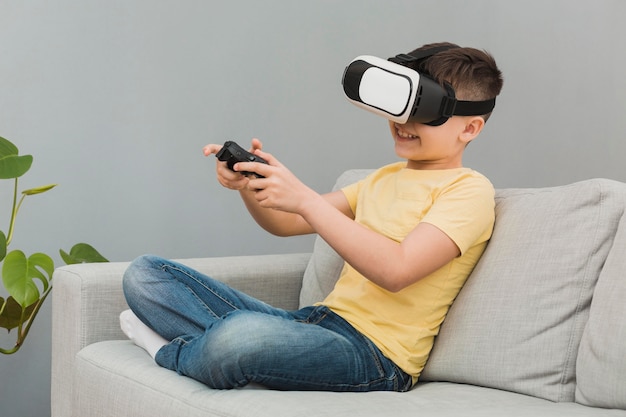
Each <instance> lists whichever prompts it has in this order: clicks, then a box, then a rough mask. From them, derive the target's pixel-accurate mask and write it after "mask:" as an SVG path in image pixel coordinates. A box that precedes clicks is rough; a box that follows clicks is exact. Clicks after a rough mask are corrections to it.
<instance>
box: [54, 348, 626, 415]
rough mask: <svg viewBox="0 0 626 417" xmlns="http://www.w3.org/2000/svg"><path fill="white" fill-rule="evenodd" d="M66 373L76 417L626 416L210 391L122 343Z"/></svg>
mask: <svg viewBox="0 0 626 417" xmlns="http://www.w3.org/2000/svg"><path fill="white" fill-rule="evenodd" d="M71 371H72V373H73V375H74V383H75V384H76V386H77V387H79V388H78V394H77V395H76V398H75V404H74V407H73V409H72V415H73V416H79V417H109V416H118V417H119V416H133V417H144V416H146V417H147V416H150V417H155V416H185V417H216V416H220V417H246V416H254V417H291V416H317V417H322V416H332V417H341V416H343V417H348V416H355V417H356V416H358V417H374V416H386V415H416V416H420V417H452V416H460V415H463V416H466V417H486V416H503V415H504V416H507V417H524V416H529V415H537V416H541V417H573V416H581V417H582V416H584V417H608V416H609V415H610V416H611V417H618V416H620V417H625V416H626V411H624V412H621V413H619V412H618V413H612V412H610V411H609V412H607V410H603V409H599V408H590V407H586V406H583V405H581V404H576V403H558V404H557V403H553V402H550V401H546V400H542V399H539V398H533V397H529V396H526V395H519V394H515V393H510V392H505V391H501V390H494V389H488V388H480V387H474V386H470V385H463V384H451V383H429V384H420V385H418V386H417V387H415V388H413V389H412V390H411V391H409V392H406V393H396V392H368V393H350V392H347V393H335V392H322V391H276V390H267V389H264V388H262V387H260V386H258V385H255V386H248V387H246V388H244V389H233V390H214V389H210V388H208V387H207V386H205V385H203V384H201V383H199V382H197V381H194V380H193V379H191V378H187V377H184V376H181V375H178V374H177V373H176V372H172V371H169V370H167V369H164V368H161V367H159V366H157V365H156V364H155V363H154V361H153V360H152V359H151V358H150V356H148V354H147V353H146V352H145V351H144V350H143V349H141V348H138V347H137V346H134V345H133V344H132V342H130V341H128V340H126V341H121V340H117V341H106V342H99V343H95V344H92V345H89V346H87V347H85V348H84V349H83V350H81V351H80V352H79V353H78V355H77V357H76V364H75V366H74V367H73V368H72V369H71ZM59 417H62V416H59ZM63 417H64V416H63Z"/></svg>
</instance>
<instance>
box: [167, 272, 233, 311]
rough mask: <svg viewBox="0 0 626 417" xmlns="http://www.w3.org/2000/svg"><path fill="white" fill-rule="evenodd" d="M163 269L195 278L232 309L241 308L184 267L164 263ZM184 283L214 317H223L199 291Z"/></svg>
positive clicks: (195, 280)
mask: <svg viewBox="0 0 626 417" xmlns="http://www.w3.org/2000/svg"><path fill="white" fill-rule="evenodd" d="M161 269H162V270H163V271H166V270H168V269H169V270H173V271H176V272H178V273H180V274H183V275H185V276H186V277H187V278H189V279H191V280H193V281H194V282H195V283H196V284H198V285H200V286H201V287H203V288H204V289H205V290H207V291H209V292H210V293H211V294H213V296H214V297H216V298H218V299H220V300H221V301H223V302H224V303H226V304H227V305H228V306H230V307H231V308H232V311H235V310H239V309H238V308H237V307H236V306H235V304H234V303H233V302H232V300H229V299H226V298H224V297H223V296H222V295H221V294H219V293H217V292H216V291H214V290H213V288H211V287H209V286H207V285H205V283H203V282H202V281H200V280H199V279H197V278H196V277H195V276H194V275H193V274H189V273H188V272H187V271H186V270H184V269H182V268H178V267H176V266H174V265H167V264H164V265H162V266H161ZM166 272H167V271H166ZM168 273H171V272H168ZM184 285H185V288H186V289H187V290H188V291H189V292H190V293H191V294H193V296H194V297H195V298H196V299H197V300H198V301H200V303H201V304H202V305H203V306H204V307H205V309H206V310H207V311H208V312H209V313H210V314H212V315H213V317H215V318H220V317H221V316H219V315H217V314H216V313H215V312H214V311H213V310H212V309H211V307H209V305H207V303H205V302H204V300H202V298H201V297H200V296H198V294H197V293H196V292H195V291H194V290H193V289H192V288H191V287H190V286H189V285H186V284H184Z"/></svg>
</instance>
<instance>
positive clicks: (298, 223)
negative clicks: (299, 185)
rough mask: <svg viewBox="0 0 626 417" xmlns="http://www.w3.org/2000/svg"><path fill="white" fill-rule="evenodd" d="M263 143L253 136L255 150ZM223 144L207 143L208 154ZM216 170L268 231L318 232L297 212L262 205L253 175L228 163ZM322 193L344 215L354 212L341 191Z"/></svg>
mask: <svg viewBox="0 0 626 417" xmlns="http://www.w3.org/2000/svg"><path fill="white" fill-rule="evenodd" d="M261 146H262V144H261V142H260V141H259V140H258V139H253V140H252V151H253V152H254V150H256V149H261ZM221 148H222V146H221V145H216V144H211V145H207V146H205V147H204V154H205V155H206V156H208V155H211V154H217V152H219V150H220V149H221ZM216 172H217V178H218V181H219V182H220V184H222V185H223V186H224V187H226V188H229V189H232V190H238V191H239V193H240V195H241V198H242V200H243V201H244V204H245V205H246V208H247V209H248V211H249V212H250V214H251V215H252V217H253V218H254V220H255V221H256V222H257V223H258V224H259V225H260V226H261V227H262V228H264V229H265V230H266V231H268V232H270V233H272V234H274V235H277V236H295V235H303V234H309V233H314V232H315V231H314V230H313V228H312V227H311V225H310V224H309V223H308V222H307V221H306V220H304V219H303V218H302V216H300V215H299V214H297V213H290V212H286V211H281V210H276V209H273V208H265V207H262V206H261V205H260V204H259V201H258V200H257V198H256V196H255V194H256V193H257V192H258V190H257V189H254V188H250V187H249V186H248V182H249V181H250V178H248V177H245V176H243V175H241V174H239V173H238V172H233V171H231V170H230V169H228V168H227V166H226V163H224V162H221V163H218V164H217V166H216ZM294 178H295V177H294ZM322 197H323V198H324V199H325V200H326V201H327V202H328V203H329V204H330V205H331V206H333V207H335V209H337V210H339V211H340V212H341V213H343V214H344V215H346V216H352V211H351V209H350V206H349V205H348V202H347V200H346V198H345V196H344V195H343V193H342V192H341V191H335V192H332V193H328V194H324V195H323V196H322Z"/></svg>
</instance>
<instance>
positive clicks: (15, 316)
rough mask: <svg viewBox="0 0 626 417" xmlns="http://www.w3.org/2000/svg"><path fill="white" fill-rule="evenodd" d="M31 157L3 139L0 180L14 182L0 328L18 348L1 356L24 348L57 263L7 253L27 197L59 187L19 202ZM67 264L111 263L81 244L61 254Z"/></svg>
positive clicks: (2, 241) (4, 239)
mask: <svg viewBox="0 0 626 417" xmlns="http://www.w3.org/2000/svg"><path fill="white" fill-rule="evenodd" d="M32 163H33V157H32V156H31V155H19V151H18V149H17V147H16V146H15V145H14V144H13V143H11V142H10V141H8V140H7V139H5V138H3V137H0V179H7V180H13V181H14V185H13V205H12V208H11V217H10V219H11V220H10V222H9V229H8V232H7V234H5V233H4V232H3V231H2V230H0V263H2V271H1V273H2V283H3V285H4V288H5V290H6V292H7V293H8V296H7V298H6V299H4V298H2V297H0V327H1V328H4V329H7V332H9V333H10V332H11V330H13V329H17V334H16V341H15V345H14V346H13V347H11V348H8V349H4V348H1V347H0V353H4V354H11V353H15V352H17V351H18V350H19V348H20V347H21V346H22V345H23V343H24V340H25V339H26V336H27V335H28V332H29V330H30V327H31V325H32V324H33V321H34V320H35V317H36V316H37V313H38V312H39V310H40V308H41V306H42V305H43V303H44V301H45V300H46V298H47V297H48V294H50V291H51V290H52V273H53V272H54V261H53V260H52V258H51V257H50V256H48V255H46V254H44V253H34V254H32V255H30V256H28V257H27V256H26V254H24V252H22V251H21V250H12V251H11V252H8V247H9V245H10V244H11V241H12V240H13V233H14V231H15V220H16V218H17V214H18V212H19V210H20V207H21V206H22V203H23V202H24V199H25V198H26V197H28V196H32V195H36V194H41V193H44V192H46V191H49V190H51V189H52V188H54V187H55V186H56V184H50V185H44V186H42V187H37V188H31V189H28V190H24V191H22V192H21V197H20V199H19V201H18V178H20V177H21V176H22V175H24V174H25V173H26V172H28V170H29V169H30V167H31V165H32ZM59 252H60V255H61V258H62V259H63V261H64V262H65V263H66V264H75V263H81V262H108V261H107V259H106V258H104V257H103V256H102V255H100V253H98V251H97V250H96V249H94V248H93V247H92V246H90V245H88V244H86V243H78V244H76V245H74V246H73V247H72V249H71V250H70V252H69V253H67V252H65V251H63V250H60V251H59Z"/></svg>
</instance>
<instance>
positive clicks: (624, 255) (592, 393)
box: [576, 215, 626, 410]
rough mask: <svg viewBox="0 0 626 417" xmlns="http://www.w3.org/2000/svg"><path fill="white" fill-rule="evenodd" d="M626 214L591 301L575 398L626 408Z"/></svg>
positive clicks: (581, 345)
mask: <svg viewBox="0 0 626 417" xmlns="http://www.w3.org/2000/svg"><path fill="white" fill-rule="evenodd" d="M625 317H626V215H624V216H622V221H621V223H620V226H619V229H618V231H617V235H616V236H615V242H614V243H613V248H612V249H611V253H610V254H609V257H608V259H607V261H606V264H605V266H604V268H603V269H602V273H601V274H600V278H599V279H598V284H597V285H596V290H595V293H594V295H593V301H592V302H591V311H590V315H589V321H588V322H587V327H586V328H585V331H584V333H583V338H582V340H581V343H580V352H579V353H578V361H577V364H576V378H577V386H576V401H577V402H580V403H582V404H586V405H592V406H597V407H606V408H621V409H625V410H626V321H625V320H624V318H625Z"/></svg>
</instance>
